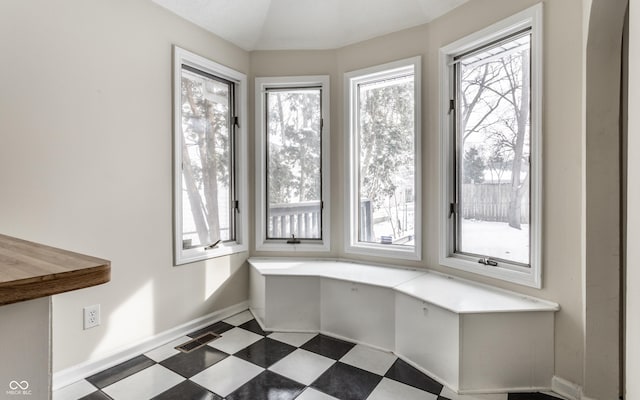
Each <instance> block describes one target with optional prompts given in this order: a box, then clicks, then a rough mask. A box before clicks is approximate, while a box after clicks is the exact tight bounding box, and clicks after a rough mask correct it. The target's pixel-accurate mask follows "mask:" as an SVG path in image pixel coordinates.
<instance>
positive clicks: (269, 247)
mask: <svg viewBox="0 0 640 400" xmlns="http://www.w3.org/2000/svg"><path fill="white" fill-rule="evenodd" d="M304 87H320V88H321V90H322V98H321V99H320V101H321V102H322V107H321V111H322V115H321V118H322V133H321V135H322V137H321V141H322V149H321V151H322V156H321V160H320V162H321V177H320V179H322V205H321V213H322V218H321V220H322V239H313V240H311V239H308V240H305V239H300V243H296V244H290V243H287V240H286V239H282V240H280V239H267V208H266V207H267V187H266V182H267V170H266V165H267V164H266V163H267V158H266V157H267V148H266V145H267V126H266V120H265V112H266V104H265V96H264V94H265V92H266V90H267V89H287V88H292V89H293V88H304ZM329 99H330V79H329V76H328V75H315V76H286V77H260V78H256V82H255V125H256V146H255V148H256V155H255V159H256V224H255V229H256V232H255V233H256V250H257V251H277V252H296V253H300V252H328V251H330V250H331V238H330V234H331V226H330V220H331V208H330V204H329V199H330V197H329V196H330V194H331V191H330V187H331V182H330V176H331V170H330V162H331V159H330V155H329V151H330V150H329V149H330V143H329V137H330V127H331V119H330V112H329V110H330V107H331V104H330V103H329Z"/></svg>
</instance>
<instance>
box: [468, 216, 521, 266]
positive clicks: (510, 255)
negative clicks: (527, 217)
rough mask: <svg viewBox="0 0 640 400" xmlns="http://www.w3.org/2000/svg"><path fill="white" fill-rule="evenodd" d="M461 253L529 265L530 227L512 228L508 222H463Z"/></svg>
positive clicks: (470, 220) (469, 220)
mask: <svg viewBox="0 0 640 400" xmlns="http://www.w3.org/2000/svg"><path fill="white" fill-rule="evenodd" d="M461 237H462V240H461V242H462V243H461V249H460V250H461V251H462V252H464V253H472V254H479V255H485V256H489V257H492V258H501V259H505V260H509V261H516V262H519V263H523V264H529V225H528V224H522V229H515V228H511V227H510V226H509V224H507V223H506V222H491V221H480V220H472V219H463V220H462V235H461Z"/></svg>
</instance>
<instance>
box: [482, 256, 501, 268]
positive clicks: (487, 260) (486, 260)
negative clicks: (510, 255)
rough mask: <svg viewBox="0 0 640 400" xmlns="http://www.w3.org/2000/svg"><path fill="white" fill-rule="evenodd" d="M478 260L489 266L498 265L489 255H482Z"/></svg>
mask: <svg viewBox="0 0 640 400" xmlns="http://www.w3.org/2000/svg"><path fill="white" fill-rule="evenodd" d="M478 262H479V263H480V264H484V265H488V266H491V267H497V266H498V262H497V261H495V260H494V259H492V258H491V257H483V258H481V259H479V260H478Z"/></svg>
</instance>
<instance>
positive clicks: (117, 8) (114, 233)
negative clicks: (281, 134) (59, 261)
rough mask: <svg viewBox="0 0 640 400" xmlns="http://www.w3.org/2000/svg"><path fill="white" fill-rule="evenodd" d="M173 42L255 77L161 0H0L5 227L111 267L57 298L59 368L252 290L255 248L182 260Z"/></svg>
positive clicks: (228, 48) (240, 56)
mask: <svg viewBox="0 0 640 400" xmlns="http://www.w3.org/2000/svg"><path fill="white" fill-rule="evenodd" d="M172 44H177V45H179V46H181V47H184V48H186V49H189V50H191V51H194V52H196V53H199V54H202V55H204V56H207V57H209V58H211V59H212V60H215V61H217V62H219V63H222V64H225V65H228V66H230V67H232V68H235V69H237V70H239V71H241V72H244V73H248V69H249V54H248V53H246V52H244V51H242V50H240V49H239V48H237V47H235V46H233V45H231V44H229V43H227V42H224V41H222V40H220V39H218V38H217V37H215V36H213V35H211V34H209V33H207V32H205V31H203V30H201V29H199V28H197V27H195V26H194V25H192V24H190V23H188V22H186V21H184V20H182V19H180V18H178V17H176V16H174V15H173V14H171V13H169V12H168V11H166V10H164V9H162V8H160V7H159V6H156V5H154V4H153V3H152V2H151V1H147V0H109V1H104V0H60V1H49V0H30V1H22V0H3V1H2V2H0V54H2V62H0V135H1V138H2V140H1V142H0V143H1V144H0V183H1V184H0V232H2V233H4V234H8V235H13V236H17V237H21V238H24V239H28V240H33V241H38V242H42V243H46V244H49V245H53V246H57V247H61V248H65V249H70V250H74V251H79V252H83V253H88V254H92V255H95V256H99V257H102V258H106V259H110V260H111V261H112V281H111V282H110V283H108V284H105V285H102V286H99V287H95V288H89V289H84V290H80V291H77V292H72V293H67V294H63V295H59V296H55V297H54V301H53V363H54V365H53V369H54V372H55V371H59V370H61V369H64V368H66V367H70V366H72V365H75V364H78V363H80V362H83V361H87V360H91V359H97V358H100V357H101V356H103V355H105V354H108V353H111V352H113V351H114V350H115V349H118V348H119V347H121V346H127V345H130V344H132V343H134V342H136V341H138V340H140V339H144V338H147V337H149V336H151V335H153V334H156V333H159V332H162V331H164V330H167V329H170V328H173V327H175V326H177V325H179V324H182V323H184V322H186V321H189V320H191V319H193V318H196V317H200V316H202V315H205V314H207V313H209V312H212V311H214V310H218V309H222V308H224V307H227V306H230V305H232V304H236V303H239V302H241V301H244V300H246V298H247V290H248V289H247V286H248V283H247V282H248V273H247V270H246V266H244V261H245V259H246V254H242V255H238V256H235V257H224V258H220V259H215V260H211V261H209V262H206V263H205V262H201V263H196V264H190V265H184V266H181V267H173V266H172V211H171V210H172V206H171V199H172V194H171V193H172V188H171V171H172V167H171V157H172V150H171V143H172V142H171V135H172V132H171V120H172V116H171V112H172V106H171V101H172V99H171V79H172V78H171V59H172V58H171V57H172V56H171V48H172V47H171V46H172ZM98 303H99V304H101V306H102V308H101V310H102V325H101V326H100V327H98V328H94V329H91V330H87V331H83V330H82V307H84V306H87V305H91V304H98Z"/></svg>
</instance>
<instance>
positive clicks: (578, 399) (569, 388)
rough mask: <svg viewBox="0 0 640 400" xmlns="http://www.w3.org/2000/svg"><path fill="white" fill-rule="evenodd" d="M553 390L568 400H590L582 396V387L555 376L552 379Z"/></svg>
mask: <svg viewBox="0 0 640 400" xmlns="http://www.w3.org/2000/svg"><path fill="white" fill-rule="evenodd" d="M551 390H553V392H554V393H557V394H559V395H560V396H562V397H564V398H566V399H567V400H588V398H586V397H584V396H583V395H582V387H581V386H580V385H577V384H575V383H573V382H570V381H568V380H566V379H563V378H560V377H559V376H554V377H553V378H552V379H551Z"/></svg>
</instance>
